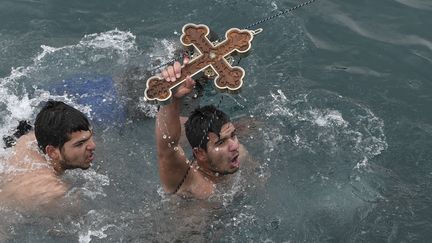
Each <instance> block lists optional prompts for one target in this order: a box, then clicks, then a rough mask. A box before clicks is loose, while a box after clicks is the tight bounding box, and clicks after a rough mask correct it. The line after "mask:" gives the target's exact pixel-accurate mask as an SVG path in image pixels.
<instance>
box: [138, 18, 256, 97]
mask: <svg viewBox="0 0 432 243" xmlns="http://www.w3.org/2000/svg"><path fill="white" fill-rule="evenodd" d="M209 34H210V29H209V28H208V27H207V26H206V25H202V24H201V25H195V24H186V25H185V26H183V34H182V36H181V37H180V41H181V43H182V44H183V45H184V46H186V47H189V48H193V47H195V49H196V50H197V51H198V52H199V55H198V56H197V57H196V58H193V59H192V60H191V61H190V62H189V63H188V64H186V65H184V66H183V67H182V72H181V77H180V78H178V79H177V81H175V82H167V81H165V80H164V79H162V78H161V77H159V76H153V77H151V78H149V79H148V80H147V87H146V90H145V92H144V95H145V99H146V100H147V101H157V102H166V101H169V100H170V98H171V96H172V91H171V90H172V89H173V88H175V87H177V86H179V85H180V84H181V83H183V82H184V81H185V80H186V77H187V76H190V77H193V76H194V75H195V74H197V73H199V72H201V71H203V70H205V69H206V68H209V67H211V68H212V69H213V71H214V72H215V73H216V74H217V76H216V78H215V79H214V84H215V86H216V87H217V88H218V89H219V90H220V91H237V90H239V89H240V88H241V86H242V85H243V77H244V75H245V71H244V70H243V68H241V67H237V66H235V67H232V66H231V65H230V64H229V62H228V61H227V60H226V57H227V56H229V55H231V54H247V53H248V51H249V50H250V48H251V42H252V39H253V36H254V33H253V31H250V30H240V29H237V28H231V29H229V30H228V31H227V32H226V34H225V38H226V39H225V40H224V41H222V42H220V43H217V44H216V45H214V44H213V43H212V42H211V41H210V40H209V39H208V35H209Z"/></svg>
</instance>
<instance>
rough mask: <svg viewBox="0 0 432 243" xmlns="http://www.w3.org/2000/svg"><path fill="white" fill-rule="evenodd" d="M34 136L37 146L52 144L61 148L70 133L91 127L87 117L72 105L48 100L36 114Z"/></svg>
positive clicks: (42, 148)
mask: <svg viewBox="0 0 432 243" xmlns="http://www.w3.org/2000/svg"><path fill="white" fill-rule="evenodd" d="M34 127H35V128H34V129H35V136H36V140H37V142H38V146H39V148H40V149H41V150H42V151H43V152H44V153H46V151H45V148H46V146H48V145H52V146H54V147H56V148H62V147H63V145H64V144H65V143H66V142H67V141H69V140H70V134H71V133H73V132H78V131H89V130H90V129H91V127H90V123H89V121H88V119H87V117H86V116H85V115H84V114H83V113H82V112H81V111H79V110H77V109H75V108H73V107H72V106H69V105H66V104H65V103H63V102H61V101H53V100H49V101H48V102H46V104H45V105H44V107H43V108H42V109H41V111H40V112H39V114H38V115H37V116H36V121H35V124H34Z"/></svg>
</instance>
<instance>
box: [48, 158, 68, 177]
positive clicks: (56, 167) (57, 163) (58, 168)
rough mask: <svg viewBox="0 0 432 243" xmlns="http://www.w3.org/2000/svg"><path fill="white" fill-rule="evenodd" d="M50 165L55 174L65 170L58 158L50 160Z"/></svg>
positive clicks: (60, 173)
mask: <svg viewBox="0 0 432 243" xmlns="http://www.w3.org/2000/svg"><path fill="white" fill-rule="evenodd" d="M51 165H52V167H53V169H54V171H55V172H56V174H57V175H62V174H63V173H64V171H65V170H64V168H63V166H62V165H61V163H60V161H59V160H52V161H51Z"/></svg>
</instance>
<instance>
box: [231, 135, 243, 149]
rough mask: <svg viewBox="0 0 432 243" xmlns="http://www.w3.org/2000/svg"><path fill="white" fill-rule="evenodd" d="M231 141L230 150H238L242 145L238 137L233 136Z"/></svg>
mask: <svg viewBox="0 0 432 243" xmlns="http://www.w3.org/2000/svg"><path fill="white" fill-rule="evenodd" d="M229 141H230V144H229V150H230V151H237V150H238V149H239V147H240V143H239V141H238V139H237V137H234V138H231V139H230V140H229Z"/></svg>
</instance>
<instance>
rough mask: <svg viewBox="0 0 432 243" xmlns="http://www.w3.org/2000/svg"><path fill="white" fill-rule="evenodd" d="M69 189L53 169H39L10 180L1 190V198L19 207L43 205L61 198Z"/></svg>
mask: <svg viewBox="0 0 432 243" xmlns="http://www.w3.org/2000/svg"><path fill="white" fill-rule="evenodd" d="M67 190H68V186H67V184H66V183H64V182H63V181H62V180H61V179H60V178H59V177H58V176H57V175H56V174H55V173H54V172H53V171H52V170H50V169H48V168H47V169H38V170H34V171H29V172H27V173H23V174H19V175H15V176H14V177H12V178H11V179H10V180H8V182H7V183H6V184H4V186H3V188H2V190H1V193H0V200H1V201H2V203H6V204H9V205H13V206H17V207H23V208H34V207H41V206H45V205H49V204H51V203H55V202H56V201H58V200H60V199H61V198H63V196H65V194H66V192H67Z"/></svg>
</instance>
